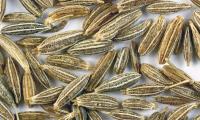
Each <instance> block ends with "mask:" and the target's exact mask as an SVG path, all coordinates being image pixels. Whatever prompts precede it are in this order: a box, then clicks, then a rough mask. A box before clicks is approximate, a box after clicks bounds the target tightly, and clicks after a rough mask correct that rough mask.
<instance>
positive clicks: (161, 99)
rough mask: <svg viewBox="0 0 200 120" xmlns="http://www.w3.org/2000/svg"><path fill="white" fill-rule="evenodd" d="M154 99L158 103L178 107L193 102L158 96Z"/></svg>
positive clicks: (175, 97) (180, 98)
mask: <svg viewBox="0 0 200 120" xmlns="http://www.w3.org/2000/svg"><path fill="white" fill-rule="evenodd" d="M154 99H155V101H156V102H158V103H162V104H168V105H176V106H178V105H183V104H186V103H190V102H191V100H189V99H186V98H182V97H179V96H156V97H154Z"/></svg>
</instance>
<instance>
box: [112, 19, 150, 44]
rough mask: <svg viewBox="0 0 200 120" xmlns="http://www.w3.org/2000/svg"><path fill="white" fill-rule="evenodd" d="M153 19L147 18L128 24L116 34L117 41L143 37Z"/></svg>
mask: <svg viewBox="0 0 200 120" xmlns="http://www.w3.org/2000/svg"><path fill="white" fill-rule="evenodd" d="M151 24H152V20H146V21H144V22H141V23H139V24H136V25H131V26H128V27H126V28H124V29H122V30H121V31H119V33H118V34H117V35H116V36H115V38H114V40H115V41H126V40H135V39H137V38H139V37H142V36H143V35H144V34H145V33H146V32H147V31H148V29H149V28H150V26H151Z"/></svg>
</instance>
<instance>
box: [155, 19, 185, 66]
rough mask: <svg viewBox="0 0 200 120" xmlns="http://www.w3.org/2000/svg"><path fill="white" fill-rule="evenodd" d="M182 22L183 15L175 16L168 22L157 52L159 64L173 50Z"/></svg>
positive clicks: (167, 57) (164, 60)
mask: <svg viewBox="0 0 200 120" xmlns="http://www.w3.org/2000/svg"><path fill="white" fill-rule="evenodd" d="M183 23H184V19H183V17H181V16H177V17H176V18H175V19H174V20H172V21H171V22H170V23H169V24H168V26H167V28H166V32H165V34H164V37H163V39H162V42H161V46H160V49H159V52H158V56H159V63H160V64H164V63H165V62H166V59H169V57H170V55H171V54H172V53H173V52H174V49H175V46H176V45H177V43H178V38H179V34H180V33H181V31H182V27H183Z"/></svg>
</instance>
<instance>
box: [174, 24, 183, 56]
mask: <svg viewBox="0 0 200 120" xmlns="http://www.w3.org/2000/svg"><path fill="white" fill-rule="evenodd" d="M185 29H186V28H185V25H183V28H182V30H181V31H180V33H179V36H178V43H177V44H176V46H175V48H174V54H175V55H178V54H179V53H181V52H182V49H183V39H184V34H185V33H184V30H185Z"/></svg>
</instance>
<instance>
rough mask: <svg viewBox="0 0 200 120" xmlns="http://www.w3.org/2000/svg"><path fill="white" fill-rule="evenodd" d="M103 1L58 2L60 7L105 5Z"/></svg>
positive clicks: (74, 0)
mask: <svg viewBox="0 0 200 120" xmlns="http://www.w3.org/2000/svg"><path fill="white" fill-rule="evenodd" d="M103 3H104V1H103V0H70V1H69V0H58V3H57V5H58V6H66V5H94V4H103Z"/></svg>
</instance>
